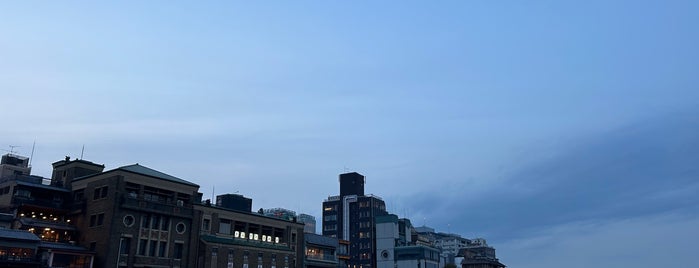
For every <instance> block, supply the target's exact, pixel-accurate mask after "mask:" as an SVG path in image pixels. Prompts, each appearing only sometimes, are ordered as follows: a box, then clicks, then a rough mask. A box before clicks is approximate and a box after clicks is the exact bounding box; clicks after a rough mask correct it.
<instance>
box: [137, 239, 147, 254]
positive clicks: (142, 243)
mask: <svg viewBox="0 0 699 268" xmlns="http://www.w3.org/2000/svg"><path fill="white" fill-rule="evenodd" d="M147 246H148V240H146V239H141V240H139V241H138V255H141V256H145V255H146V249H147Z"/></svg>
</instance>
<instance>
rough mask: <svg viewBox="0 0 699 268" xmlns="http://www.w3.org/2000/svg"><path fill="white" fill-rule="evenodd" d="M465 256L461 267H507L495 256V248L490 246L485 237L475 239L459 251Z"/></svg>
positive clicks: (460, 254)
mask: <svg viewBox="0 0 699 268" xmlns="http://www.w3.org/2000/svg"><path fill="white" fill-rule="evenodd" d="M459 256H461V257H463V260H462V261H461V268H505V265H504V264H502V263H500V260H498V258H497V257H496V256H495V248H493V247H491V246H488V244H487V243H486V241H485V239H483V238H477V239H474V240H473V241H472V242H471V244H470V245H469V246H468V247H466V248H463V249H461V250H460V251H459Z"/></svg>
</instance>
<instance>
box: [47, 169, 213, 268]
mask: <svg viewBox="0 0 699 268" xmlns="http://www.w3.org/2000/svg"><path fill="white" fill-rule="evenodd" d="M64 164H66V163H54V167H57V166H58V167H64ZM81 164H83V163H76V164H75V165H74V166H75V167H76V170H75V172H74V173H75V174H79V172H78V170H77V168H78V167H81V168H82V167H83V166H82V165H81ZM57 173H58V174H60V175H61V176H60V177H63V175H62V174H66V177H65V178H66V183H68V182H70V185H71V188H72V195H73V200H74V201H73V207H74V211H73V213H74V215H75V221H76V225H77V227H78V229H79V230H80V236H79V239H78V244H79V245H84V246H87V247H88V248H89V249H90V250H92V251H95V252H96V258H95V267H192V264H193V263H194V260H193V259H191V257H190V255H189V254H186V253H187V252H191V251H192V244H191V241H192V237H191V235H192V232H191V231H190V230H192V228H193V225H192V223H193V218H194V209H193V204H194V203H200V202H201V194H199V193H198V192H197V191H198V190H199V186H198V185H196V184H194V183H191V182H189V181H186V180H183V179H180V178H177V177H174V176H171V175H168V174H165V173H162V172H160V171H157V170H154V169H150V168H148V167H145V166H141V165H139V164H135V165H129V166H123V167H119V168H116V169H112V170H109V171H106V172H100V173H95V174H92V175H87V176H82V177H77V178H70V176H69V175H70V174H71V173H70V171H68V170H66V171H65V172H54V176H56V174H57Z"/></svg>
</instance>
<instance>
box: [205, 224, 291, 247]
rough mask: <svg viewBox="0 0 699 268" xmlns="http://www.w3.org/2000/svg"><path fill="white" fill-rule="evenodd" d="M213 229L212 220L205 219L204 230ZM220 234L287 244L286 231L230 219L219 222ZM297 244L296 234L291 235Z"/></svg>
mask: <svg viewBox="0 0 699 268" xmlns="http://www.w3.org/2000/svg"><path fill="white" fill-rule="evenodd" d="M210 228H211V220H210V219H203V221H202V229H203V230H205V231H208V230H209V229H210ZM217 233H219V234H225V235H233V236H234V237H235V238H241V239H249V240H256V241H262V242H268V243H286V240H285V237H286V235H285V234H286V233H285V231H284V229H281V228H274V227H270V226H264V225H258V224H251V223H247V222H242V221H233V220H230V219H219V220H218V231H217ZM295 242H296V234H292V235H291V243H295Z"/></svg>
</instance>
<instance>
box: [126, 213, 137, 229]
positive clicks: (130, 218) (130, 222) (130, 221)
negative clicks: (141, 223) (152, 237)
mask: <svg viewBox="0 0 699 268" xmlns="http://www.w3.org/2000/svg"><path fill="white" fill-rule="evenodd" d="M134 222H136V218H134V217H133V216H132V215H126V216H124V226H126V227H131V226H133V224H134Z"/></svg>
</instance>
